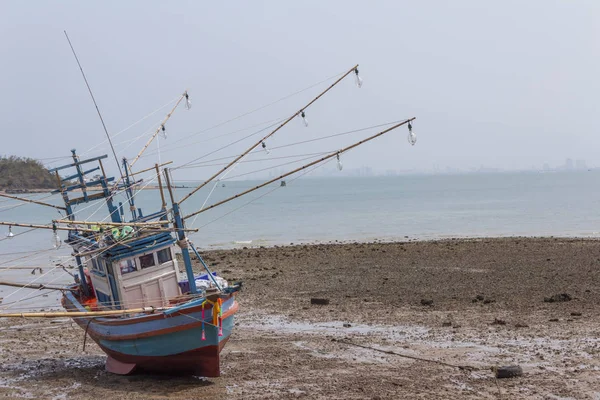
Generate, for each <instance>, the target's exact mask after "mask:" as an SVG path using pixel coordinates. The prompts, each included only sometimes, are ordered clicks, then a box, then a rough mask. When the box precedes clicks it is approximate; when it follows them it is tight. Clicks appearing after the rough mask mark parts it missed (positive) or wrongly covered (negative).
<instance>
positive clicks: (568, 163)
mask: <svg viewBox="0 0 600 400" xmlns="http://www.w3.org/2000/svg"><path fill="white" fill-rule="evenodd" d="M565 169H566V170H567V171H572V170H573V160H572V159H570V158H567V161H566V162H565Z"/></svg>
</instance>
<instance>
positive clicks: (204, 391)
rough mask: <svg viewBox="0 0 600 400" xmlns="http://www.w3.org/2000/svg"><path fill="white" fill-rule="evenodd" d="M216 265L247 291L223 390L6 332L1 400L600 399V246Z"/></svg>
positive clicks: (556, 244)
mask: <svg viewBox="0 0 600 400" xmlns="http://www.w3.org/2000/svg"><path fill="white" fill-rule="evenodd" d="M203 254H204V255H205V259H206V260H207V261H208V262H209V263H210V264H211V265H212V266H213V268H214V269H215V270H217V271H219V272H220V274H222V275H223V276H225V277H226V278H229V279H234V280H235V279H241V280H243V281H244V289H243V291H242V292H241V293H240V295H239V297H238V301H239V302H240V305H241V308H240V313H239V314H238V318H237V327H236V330H234V333H233V335H232V337H231V339H230V341H229V343H228V344H227V346H226V347H225V349H224V351H223V353H222V357H221V368H222V376H221V377H220V378H216V379H205V378H201V377H173V376H157V375H142V374H138V375H132V376H116V375H111V374H108V373H107V372H105V371H104V356H103V354H102V353H101V352H100V351H99V349H98V348H97V347H96V346H95V345H94V344H93V343H92V342H91V341H88V342H87V344H86V350H85V352H82V345H83V331H82V330H81V329H80V328H79V327H77V326H76V325H75V324H73V323H72V322H70V320H68V319H64V318H62V319H56V320H52V321H49V320H22V319H18V320H10V321H7V320H0V397H2V396H5V397H7V398H23V397H25V398H55V399H64V398H82V399H85V398H102V397H105V398H111V399H121V398H122V399H125V398H127V399H131V398H133V399H136V398H139V399H148V398H156V399H160V398H180V399H193V398H198V399H203V398H206V399H264V398H266V399H280V398H310V399H397V398H416V399H419V398H422V399H431V398H461V399H481V398H490V399H497V398H503V399H508V398H519V399H540V398H547V399H565V398H574V399H595V398H600V380H599V379H598V378H599V377H600V312H599V311H600V241H596V240H584V239H557V238H541V239H532V238H528V239H524V238H506V239H472V240H462V239H461V240H444V241H432V242H418V241H411V242H406V243H365V244H356V243H349V244H318V245H294V246H283V247H281V246H279V247H274V248H248V249H236V250H215V251H207V252H204V253H203ZM565 295H566V296H565ZM312 298H319V299H326V300H328V304H325V305H318V304H311V299H312ZM199 340H200V339H199ZM357 345H360V346H363V347H359V346H357ZM365 347H366V348H365ZM379 350H382V351H379ZM394 353H395V354H394ZM504 365H520V366H521V367H522V368H523V375H522V376H521V377H517V378H510V379H496V378H495V377H494V373H493V372H492V371H491V370H490V368H491V367H494V366H504ZM459 367H461V368H459Z"/></svg>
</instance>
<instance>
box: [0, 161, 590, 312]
mask: <svg viewBox="0 0 600 400" xmlns="http://www.w3.org/2000/svg"><path fill="white" fill-rule="evenodd" d="M599 181H600V171H581V172H560V173H559V172H557V173H550V172H549V173H539V172H538V173H534V172H528V173H495V174H464V175H411V176H392V177H360V178H358V177H356V178H305V179H297V180H288V181H287V185H286V186H284V187H281V186H280V183H279V182H274V183H273V184H271V185H269V186H267V187H265V188H263V189H260V190H257V191H256V192H253V193H251V194H249V195H248V196H244V197H242V198H239V199H236V200H234V201H231V202H229V203H226V204H223V205H222V206H218V207H215V208H213V209H208V210H207V211H205V212H203V213H201V214H199V215H198V216H197V218H196V217H191V218H189V219H188V220H187V225H188V227H193V228H198V229H199V231H198V232H197V233H192V234H190V239H191V240H192V241H193V243H194V245H195V246H197V247H200V248H203V249H210V248H232V247H242V246H270V245H279V244H290V243H295V244H297V243H307V242H309V243H314V242H328V241H373V240H375V239H378V240H386V241H391V240H407V238H408V239H440V238H449V237H486V236H487V237H489V236H570V237H597V236H600V218H599V216H598V214H599V213H598V211H599V209H600V185H599V184H598V182H599ZM259 183H260V182H254V181H237V182H231V181H229V182H226V183H225V185H223V184H222V183H221V182H219V183H217V184H211V185H207V186H206V187H205V188H203V189H202V190H200V191H199V192H198V193H196V194H195V195H194V196H192V197H190V199H188V200H187V201H185V202H184V203H183V204H182V210H183V213H184V214H185V215H188V214H190V213H192V212H194V211H196V210H198V209H201V208H202V207H204V208H208V207H209V206H210V205H211V204H214V203H216V202H218V201H220V200H223V199H226V198H228V197H230V196H233V195H235V194H237V193H239V192H241V191H244V190H247V189H250V188H252V187H254V186H256V185H257V184H259ZM190 186H191V185H190ZM190 191H191V188H178V189H176V190H174V195H175V198H176V199H180V198H183V196H185V195H186V194H187V193H189V192H190ZM72 195H73V196H79V195H80V194H78V193H72ZM165 195H166V196H167V198H168V194H165ZM31 198H36V199H44V200H43V201H46V202H51V203H53V204H58V205H60V204H61V198H60V196H59V195H54V196H52V197H48V194H39V195H33V196H31ZM134 200H135V204H136V207H140V208H141V209H142V212H143V213H144V215H146V214H149V213H152V212H155V211H158V210H159V209H160V207H161V199H160V195H159V192H158V190H140V191H138V192H137V193H136V195H135V198H134ZM126 201H127V200H126V198H125V197H124V195H123V194H121V195H117V196H116V197H115V203H118V202H123V203H124V204H125V205H124V207H123V209H124V212H125V217H126V218H127V219H129V218H130V211H129V206H128V205H127V204H126ZM18 204H20V203H17V202H15V201H12V200H10V201H0V220H2V221H16V222H28V223H37V224H48V223H49V222H51V221H52V219H56V218H60V217H61V215H60V214H59V213H58V212H57V210H55V209H52V208H48V207H42V206H38V205H35V204H21V205H19V206H18V207H15V206H16V205H18ZM76 211H77V219H89V220H93V221H101V220H106V219H107V211H106V206H105V205H104V204H103V203H102V202H94V203H90V204H81V205H79V206H77V207H76ZM12 231H13V233H14V234H15V235H16V236H15V237H13V238H12V239H5V234H6V233H7V232H8V228H7V227H5V226H0V232H1V234H0V278H2V279H0V280H12V281H15V280H16V281H19V282H29V281H31V280H32V279H37V282H41V283H53V284H59V283H64V282H68V281H72V277H71V276H69V275H68V274H67V273H66V272H64V270H62V267H61V266H60V265H65V266H67V267H68V266H72V265H73V261H72V258H71V257H70V253H71V249H70V248H69V247H68V246H66V245H63V246H62V247H61V248H59V249H58V250H53V248H52V232H51V231H47V230H41V229H40V230H33V231H31V232H26V231H28V229H27V228H16V227H13V228H12ZM24 232H26V233H24ZM60 236H61V237H62V238H63V240H64V239H65V238H66V233H65V232H60ZM34 251H39V253H35V254H33V253H32V252H34ZM7 266H8V267H13V268H14V267H20V268H27V269H12V270H6V269H5V267H7ZM35 266H41V267H43V275H42V274H40V272H39V271H33V267H35ZM30 267H31V269H29V268H30ZM2 268H4V269H2ZM69 271H70V272H75V271H74V270H69ZM31 272H34V275H32V274H31ZM14 290H15V288H10V287H5V286H0V297H5V300H4V303H5V304H7V303H9V302H10V301H14V299H18V298H20V297H21V296H22V295H25V294H26V295H27V296H31V294H32V293H31V291H29V290H21V291H20V292H19V293H17V294H15V295H13V294H11V293H12V292H14ZM7 295H8V296H10V298H6V296H7ZM55 297H56V296H54V295H51V296H49V298H48V299H47V303H48V305H50V304H53V303H54V304H56V301H57V300H56V298H55ZM38 300H40V299H38ZM42 300H43V299H42ZM36 304H40V303H39V302H38V303H36ZM1 310H2V304H0V311H1Z"/></svg>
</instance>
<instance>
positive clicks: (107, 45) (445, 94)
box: [0, 0, 600, 179]
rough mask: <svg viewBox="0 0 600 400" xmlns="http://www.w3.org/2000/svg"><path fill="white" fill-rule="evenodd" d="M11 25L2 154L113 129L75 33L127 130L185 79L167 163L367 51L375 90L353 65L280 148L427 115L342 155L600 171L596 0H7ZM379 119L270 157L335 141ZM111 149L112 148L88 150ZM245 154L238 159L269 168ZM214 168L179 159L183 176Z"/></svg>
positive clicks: (405, 163) (62, 145) (212, 143)
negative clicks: (358, 79) (414, 138)
mask: <svg viewBox="0 0 600 400" xmlns="http://www.w3.org/2000/svg"><path fill="white" fill-rule="evenodd" d="M0 21H1V23H0V51H1V55H2V57H1V58H0V60H1V61H0V77H1V78H0V117H1V118H0V120H1V121H2V128H1V132H2V139H3V140H2V142H1V145H0V154H4V155H11V154H15V155H20V156H30V157H35V158H40V159H48V158H51V157H60V156H65V155H68V154H69V150H70V149H71V148H77V149H78V151H79V152H80V153H85V152H86V151H87V150H89V149H90V148H92V147H93V146H94V145H96V144H99V143H101V142H102V141H103V140H104V139H105V135H104V132H103V130H102V126H101V124H100V122H99V120H98V117H97V115H96V111H95V109H94V107H93V104H92V102H91V99H90V97H89V94H88V93H87V89H86V87H85V84H84V82H83V80H82V77H81V75H80V72H79V69H78V67H77V64H76V62H75V60H74V58H73V55H72V54H71V50H70V48H69V46H68V43H67V41H66V40H65V37H64V34H63V30H67V31H68V33H69V35H70V38H71V41H72V42H73V45H74V46H75V49H76V51H77V52H78V55H79V58H80V61H81V62H82V64H83V68H84V70H85V72H86V74H87V77H88V80H89V83H90V85H91V87H92V90H93V91H94V94H95V97H96V100H97V101H98V104H99V107H100V110H101V112H102V113H103V116H104V119H105V121H106V125H107V127H108V130H109V132H110V133H111V134H113V135H114V134H116V133H118V132H120V131H121V130H123V129H124V128H127V127H128V126H129V125H131V124H132V123H134V122H136V121H138V120H139V119H140V118H142V117H144V116H146V115H148V114H149V113H151V112H153V111H154V110H156V109H158V108H159V107H161V106H163V105H166V104H167V103H169V102H170V101H172V100H174V99H175V98H176V97H177V96H178V95H180V94H181V93H182V92H183V91H184V90H185V89H188V90H189V93H190V96H191V98H192V101H193V107H192V109H191V110H190V111H187V110H185V109H184V108H183V107H180V108H179V109H178V110H177V111H176V112H175V113H174V115H173V117H172V118H171V120H170V121H169V122H168V124H167V131H168V138H167V139H166V140H161V141H160V142H159V144H160V146H161V148H162V149H163V151H162V152H161V159H162V161H165V160H173V161H174V162H175V165H180V164H182V163H183V162H186V161H189V160H191V159H194V158H197V157H201V156H203V155H205V154H206V153H209V152H211V151H213V150H215V149H217V148H219V147H221V146H223V145H225V144H227V143H230V142H232V141H234V140H237V139H239V138H241V137H243V136H245V135H248V134H250V133H252V132H254V131H255V130H256V128H255V130H252V129H249V130H244V131H242V132H239V133H231V132H233V131H236V130H239V129H243V128H248V127H250V126H253V125H257V124H259V123H263V122H266V121H272V120H275V119H278V118H284V117H287V116H289V115H291V114H293V113H294V112H296V111H297V110H298V109H299V108H300V107H302V106H303V105H304V104H305V103H307V102H308V101H309V100H310V99H311V98H312V97H314V96H315V95H317V94H318V93H319V91H320V90H323V89H324V88H325V87H326V86H327V85H328V84H330V83H331V82H332V80H329V81H327V82H325V83H322V84H321V85H318V86H316V87H313V88H311V89H309V90H306V91H304V92H302V93H300V94H297V95H295V96H292V97H290V98H288V99H286V100H285V101H281V102H279V103H277V104H276V105H274V106H272V107H268V108H265V109H263V110H260V111H259V112H255V113H253V114H251V115H249V116H247V117H245V118H241V119H239V120H236V121H234V122H232V123H229V124H225V125H222V126H220V127H218V128H215V129H213V130H209V131H206V132H203V131H204V130H206V129H207V128H210V127H212V126H214V125H216V124H219V123H221V122H223V121H227V120H229V119H231V118H234V117H236V116H238V115H240V114H244V113H245V112H247V111H250V110H253V109H256V108H258V107H261V106H263V105H265V104H269V103H271V102H273V101H275V100H277V99H280V98H282V97H285V96H288V95H290V94H292V93H294V92H297V91H298V90H301V89H304V88H307V87H309V86H311V85H313V84H315V83H317V82H320V81H323V80H325V79H327V78H329V77H332V76H334V75H336V74H339V73H342V72H345V71H346V70H348V69H350V68H351V67H352V66H353V65H354V64H357V63H358V64H360V73H361V76H362V77H363V79H364V85H363V87H362V88H361V89H358V88H357V87H356V86H355V85H354V81H353V79H352V78H353V77H349V79H346V80H345V81H343V82H341V83H340V84H339V85H338V86H337V87H336V88H334V89H333V90H332V91H331V92H330V93H328V94H327V95H326V96H324V97H323V98H322V99H321V100H319V101H318V102H316V103H315V104H314V105H313V106H312V107H310V109H308V110H307V117H308V119H309V121H310V125H309V127H308V128H304V127H303V126H302V124H301V121H299V120H298V121H292V123H290V124H289V125H288V127H286V128H284V129H283V130H282V131H281V132H280V133H278V134H277V135H276V136H275V137H274V138H273V139H272V140H270V141H269V142H268V143H267V144H268V145H269V146H270V147H275V146H278V145H283V144H289V143H293V142H297V141H300V140H305V139H312V138H317V137H320V136H325V135H330V134H334V133H339V132H344V131H347V130H351V129H356V128H362V127H368V126H373V125H377V124H380V123H384V122H389V121H395V120H401V119H404V118H407V117H412V116H414V117H417V120H416V121H415V124H414V128H415V132H417V134H418V143H417V145H416V146H414V147H411V146H410V145H409V144H408V142H407V140H406V129H405V128H402V129H400V130H399V131H398V132H396V133H392V134H390V135H388V136H386V137H384V138H383V139H381V140H378V141H376V142H373V143H370V144H367V145H365V146H363V147H360V148H358V149H357V150H355V151H353V152H352V153H351V154H348V155H344V167H345V168H355V167H360V166H363V165H367V166H370V167H372V168H374V169H379V170H384V169H397V170H409V169H415V170H431V169H432V168H433V167H434V165H437V166H439V167H441V168H445V167H446V166H451V167H457V168H468V167H472V166H480V165H485V166H488V167H497V168H506V169H514V168H529V167H531V166H532V165H536V166H538V167H541V166H542V164H543V163H549V164H551V165H558V164H561V163H564V160H565V158H567V157H571V158H573V159H578V158H581V159H585V160H587V162H588V165H592V166H600V162H598V161H597V153H598V148H600V136H599V135H598V133H599V129H598V128H599V123H598V120H599V118H598V116H599V115H600V112H599V111H600V107H599V93H600V84H599V81H600V80H599V78H598V71H600V52H599V46H598V43H599V39H600V23H599V21H600V2H598V1H594V0H589V1H567V0H565V1H549V0H536V1H522V0H520V1H501V2H500V1H496V2H491V1H480V0H472V1H466V0H465V1H419V2H417V1H372V2H366V1H348V0H344V1H323V0H315V1H293V2H292V1H262V2H261V1H251V2H250V1H212V2H208V1H188V2H184V1H178V2H169V1H141V0H140V1H103V2H99V1H96V2H91V1H85V2H83V1H61V2H57V1H55V2H49V1H43V2H42V1H37V2H36V1H28V2H24V1H7V0H4V1H1V2H0ZM169 109H170V108H169V106H167V107H165V108H162V109H161V110H160V111H158V112H157V113H155V114H153V115H152V116H150V117H149V118H147V119H146V120H144V121H142V122H141V123H139V124H137V125H135V126H134V127H132V128H130V129H129V130H127V131H125V132H123V133H122V134H120V135H119V136H118V137H115V138H114V141H115V143H117V153H118V155H119V157H121V156H126V157H128V158H133V157H134V156H135V155H136V153H137V151H138V150H139V149H140V148H141V147H142V145H143V143H144V141H145V140H146V139H147V138H148V137H149V135H150V133H149V132H151V131H149V130H150V129H151V128H152V127H153V126H156V125H157V124H158V123H159V121H160V120H161V119H162V118H164V116H165V115H166V113H167V112H168V111H169ZM264 126H266V125H265V124H263V125H260V126H259V128H260V127H264ZM199 132H200V133H199ZM370 132H375V131H365V132H361V133H358V134H352V135H347V136H342V137H338V138H337V139H336V140H329V141H322V142H312V143H310V144H307V145H303V146H298V147H293V148H287V149H286V150H274V151H272V152H271V154H270V155H268V157H275V156H284V155H290V154H305V153H312V152H320V151H327V150H332V149H336V148H340V147H343V146H344V145H346V144H349V143H352V142H353V141H356V140H359V139H360V138H361V137H362V136H364V135H366V134H369V133H370ZM193 133H198V134H196V135H194V136H190V135H191V134H193ZM144 134H145V135H144ZM221 135H225V136H223V137H221V138H217V139H213V138H215V137H217V136H221ZM136 137H140V139H139V140H138V141H137V142H133V143H131V145H130V146H129V147H126V146H127V145H128V144H129V142H126V141H128V140H131V139H132V138H136ZM255 137H258V136H255ZM182 138H185V139H184V140H183V139H182ZM209 139H210V140H209ZM179 140H181V141H179ZM123 142H125V143H123ZM249 144H251V141H245V142H242V143H239V145H236V146H232V147H229V148H227V149H225V150H223V151H221V152H218V153H215V154H214V155H211V156H208V157H206V158H204V159H203V160H207V159H211V158H218V157H221V156H230V155H232V154H236V153H237V152H239V151H240V150H242V149H243V148H244V147H246V146H247V145H249ZM156 149H157V147H156V144H155V143H153V144H152V145H151V147H150V149H149V151H148V154H149V155H148V157H146V158H144V159H143V160H142V161H141V162H140V164H139V166H140V167H142V166H144V167H145V166H148V165H151V164H153V163H154V162H156V161H157V159H158V154H157V152H156ZM169 149H171V151H166V150H169ZM107 151H108V148H107V147H106V145H102V146H100V147H98V148H96V149H93V150H92V151H90V152H89V153H87V155H97V154H98V153H100V152H107ZM266 156H267V155H266V154H265V155H262V157H263V158H264V157H266ZM256 157H258V156H256ZM49 161H51V160H45V162H49ZM111 161H112V160H111ZM279 162H283V161H281V160H279ZM249 164H250V163H248V165H245V166H242V167H241V168H240V169H239V171H244V170H251V169H258V168H259V165H258V163H256V164H255V165H252V167H250V165H249ZM110 165H111V167H112V166H114V161H112V162H111V164H110ZM268 165H274V163H271V164H268ZM213 168H216V167H213ZM213 170H214V169H210V171H213ZM208 171H209V169H208V168H203V169H187V170H180V171H178V174H177V177H178V178H179V179H194V178H201V177H204V176H207V175H208V173H209V172H208ZM236 172H238V171H236Z"/></svg>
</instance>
